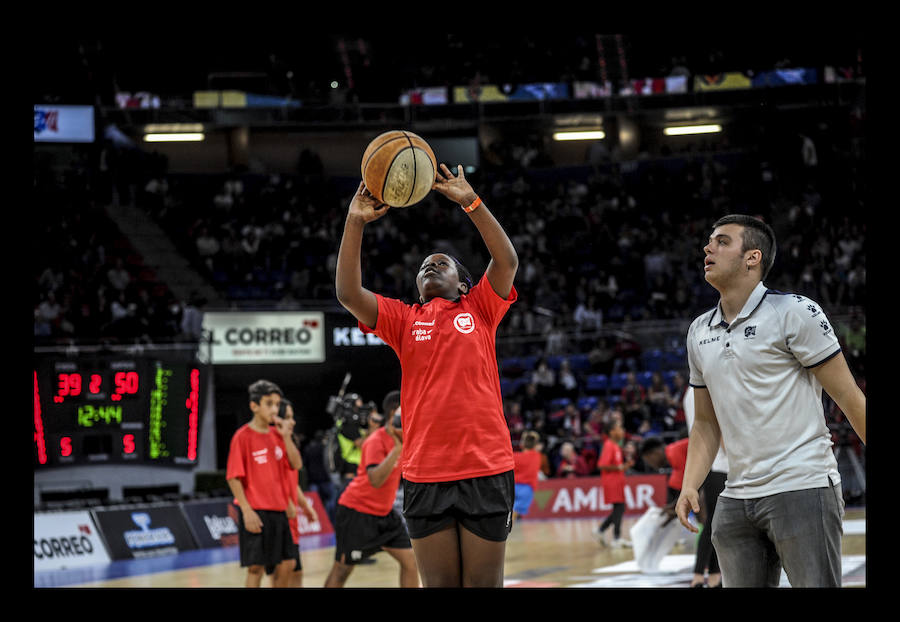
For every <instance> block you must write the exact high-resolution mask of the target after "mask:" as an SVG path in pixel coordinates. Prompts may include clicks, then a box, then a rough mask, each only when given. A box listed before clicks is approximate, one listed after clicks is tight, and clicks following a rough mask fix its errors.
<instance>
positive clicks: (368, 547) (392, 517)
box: [334, 503, 412, 566]
mask: <svg viewBox="0 0 900 622" xmlns="http://www.w3.org/2000/svg"><path fill="white" fill-rule="evenodd" d="M334 537H335V545H336V548H335V551H334V559H335V560H336V561H339V562H341V563H343V564H348V565H350V566H352V565H355V564H358V563H360V562H361V561H362V560H364V559H365V558H367V557H369V556H371V555H374V554H375V553H377V552H378V551H381V550H382V549H385V548H388V549H410V548H412V543H411V542H410V541H409V534H408V533H406V526H405V525H404V524H403V518H402V517H401V516H400V514H399V513H398V512H397V511H396V510H391V511H390V513H389V514H388V515H387V516H375V515H374V514H366V513H365V512H358V511H356V510H354V509H352V508H348V507H347V506H346V505H341V504H340V503H338V504H337V508H336V509H335V513H334Z"/></svg>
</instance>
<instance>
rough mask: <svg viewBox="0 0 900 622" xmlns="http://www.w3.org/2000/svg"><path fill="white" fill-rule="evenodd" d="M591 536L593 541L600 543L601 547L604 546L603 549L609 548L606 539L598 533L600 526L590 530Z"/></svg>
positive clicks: (601, 533)
mask: <svg viewBox="0 0 900 622" xmlns="http://www.w3.org/2000/svg"><path fill="white" fill-rule="evenodd" d="M591 535H592V536H594V539H595V540H596V541H597V542H598V543H600V545H601V546H604V547H606V546H609V545H608V544H607V543H606V539H605V538H604V537H603V532H602V531H600V525H597V526H596V527H594V528H593V529H592V530H591Z"/></svg>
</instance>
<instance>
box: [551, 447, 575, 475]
mask: <svg viewBox="0 0 900 622" xmlns="http://www.w3.org/2000/svg"><path fill="white" fill-rule="evenodd" d="M577 461H578V453H577V452H576V451H575V445H574V444H573V443H572V442H571V441H566V442H564V443H563V444H562V445H561V446H560V448H559V460H558V461H557V463H556V469H555V475H556V477H566V478H571V477H575V476H576V475H577V473H576V472H575V465H576V462H577Z"/></svg>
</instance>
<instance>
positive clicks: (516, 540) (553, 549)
mask: <svg viewBox="0 0 900 622" xmlns="http://www.w3.org/2000/svg"><path fill="white" fill-rule="evenodd" d="M638 518H639V516H626V517H625V518H624V519H623V522H622V527H623V536H624V537H626V538H628V535H629V529H630V527H631V525H633V524H634V522H635V521H636V520H637V519H638ZM597 522H598V521H597V519H593V518H591V519H560V520H550V519H547V520H529V519H524V520H520V521H519V522H518V523H516V524H515V525H514V526H513V530H512V533H511V534H510V537H509V540H508V542H507V549H506V567H505V580H504V585H505V587H508V588H686V587H688V586H689V584H690V581H691V577H692V575H693V564H694V538H695V536H692V535H690V534H688V533H687V532H685V534H686V537H685V539H684V540H682V541H679V543H678V544H677V545H676V546H675V548H674V549H673V550H672V551H671V552H670V553H669V554H668V555H667V556H666V557H665V558H664V559H663V560H662V562H661V563H660V565H659V569H658V570H657V571H655V572H653V573H645V572H641V571H640V570H639V569H638V567H637V564H636V563H635V561H634V554H633V551H632V550H631V549H628V548H622V549H613V548H607V547H603V546H601V545H600V544H598V543H597V541H596V540H595V539H594V537H593V536H592V534H591V530H592V529H593V528H594V527H595V526H596V524H597ZM300 546H301V560H302V563H303V586H304V587H308V588H321V587H322V586H323V585H324V583H325V577H326V576H327V575H328V572H329V570H330V569H331V565H332V562H333V560H334V539H333V535H331V536H327V537H322V536H310V537H306V538H304V539H303V540H302V541H301V545H300ZM374 559H375V560H376V561H375V563H373V564H366V565H360V566H358V567H357V568H356V569H355V570H354V572H353V574H352V575H351V576H350V579H349V580H348V582H347V585H346V587H347V588H383V587H387V588H396V587H397V585H398V576H399V566H398V565H397V563H396V562H395V561H394V559H393V558H391V557H390V556H388V555H387V554H385V553H378V554H376V555H375V556H374ZM842 570H843V586H844V587H845V588H854V587H865V586H866V511H865V508H848V509H847V512H846V515H845V517H844V537H843V569H842ZM245 576H246V571H245V570H243V569H242V568H240V566H239V563H238V551H237V547H228V548H219V549H205V550H199V551H189V552H185V553H180V554H178V555H173V556H167V557H162V558H156V559H144V560H128V561H116V562H113V563H111V564H109V565H107V566H104V567H96V568H90V569H72V570H65V571H53V572H42V573H39V574H35V580H34V586H35V587H86V588H103V587H114V588H240V587H243V585H244V578H245ZM263 585H264V586H265V585H268V579H266V580H264V582H263ZM781 585H782V586H783V587H789V583H788V582H787V577H786V576H785V575H784V574H783V573H782V581H781Z"/></svg>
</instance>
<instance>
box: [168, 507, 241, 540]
mask: <svg viewBox="0 0 900 622" xmlns="http://www.w3.org/2000/svg"><path fill="white" fill-rule="evenodd" d="M231 501H232V499H231V497H223V498H221V499H210V500H204V501H186V502H183V503H182V504H181V510H182V511H183V512H184V516H185V518H186V519H187V523H188V526H189V527H190V529H191V533H193V534H194V539H195V540H196V541H197V548H201V549H211V548H217V547H222V546H237V545H238V526H237V520H236V517H235V516H232V515H231V511H230V508H229V506H230V505H231Z"/></svg>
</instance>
